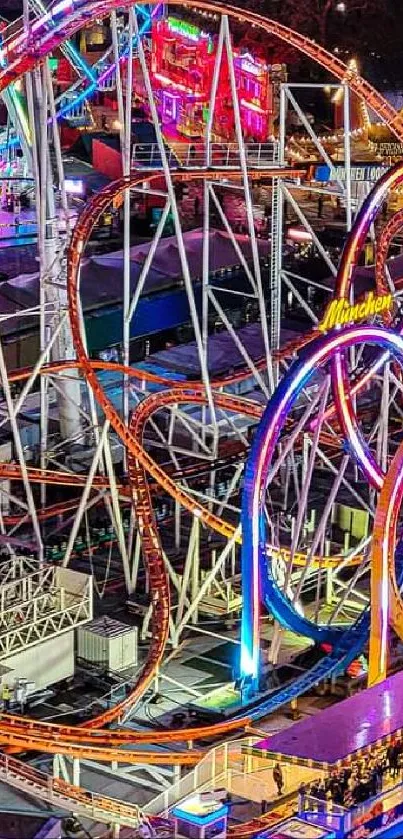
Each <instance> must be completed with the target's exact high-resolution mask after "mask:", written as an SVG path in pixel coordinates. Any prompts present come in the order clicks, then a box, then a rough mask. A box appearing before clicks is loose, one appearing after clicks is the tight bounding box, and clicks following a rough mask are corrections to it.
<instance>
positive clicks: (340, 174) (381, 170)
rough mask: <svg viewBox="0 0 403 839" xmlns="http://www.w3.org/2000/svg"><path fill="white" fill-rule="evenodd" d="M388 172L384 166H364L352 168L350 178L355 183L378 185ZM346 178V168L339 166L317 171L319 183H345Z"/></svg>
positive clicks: (322, 167)
mask: <svg viewBox="0 0 403 839" xmlns="http://www.w3.org/2000/svg"><path fill="white" fill-rule="evenodd" d="M386 171H387V167H386V166H383V165H382V164H380V165H379V166H378V165H371V164H370V165H368V164H363V165H362V166H351V168H350V175H349V177H350V180H351V181H352V182H353V181H354V183H376V182H377V181H379V179H380V178H381V177H382V175H384V174H385V172H386ZM346 178H347V172H346V167H345V166H339V165H338V164H336V165H335V166H332V167H331V168H330V167H329V166H325V165H323V166H317V167H316V170H315V180H317V181H322V182H328V181H336V180H339V181H345V180H346Z"/></svg>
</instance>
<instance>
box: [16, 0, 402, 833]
mask: <svg viewBox="0 0 403 839" xmlns="http://www.w3.org/2000/svg"><path fill="white" fill-rule="evenodd" d="M125 5H127V6H129V5H130V3H128V2H126V3H125V2H123V3H122V1H121V0H120V2H118V0H108V2H104V1H103V2H100V1H99V0H98V2H88V0H87V2H80V5H79V7H78V3H76V4H75V3H74V0H72V2H71V5H70V7H69V9H68V13H67V14H64V18H63V19H61V20H58V19H57V17H56V12H55V13H54V14H53V13H52V9H50V10H49V11H48V12H47V14H48V15H50V16H51V18H52V21H53V23H54V24H55V25H54V28H53V30H52V32H47V33H46V32H45V33H44V34H43V35H41V33H40V26H38V28H37V34H36V37H35V40H31V41H28V42H27V40H26V38H25V36H24V35H23V33H21V34H20V35H19V36H17V37H15V36H13V38H12V39H10V41H9V42H8V43H6V44H5V45H4V47H3V54H2V57H3V62H4V64H5V66H3V67H2V68H1V70H0V90H4V89H6V88H7V86H8V85H9V84H10V82H12V81H15V80H16V78H18V77H19V76H21V75H22V74H24V73H26V72H28V71H30V70H32V69H33V68H34V66H35V64H36V63H37V62H38V61H41V60H43V59H44V58H45V57H46V56H47V55H49V54H50V53H51V52H52V51H54V50H55V49H56V48H57V47H58V46H59V45H60V44H61V43H62V42H63V41H64V40H65V39H66V38H68V37H71V36H72V35H73V34H74V33H75V32H76V31H78V30H79V29H80V27H81V26H82V25H83V24H88V22H89V21H90V20H92V19H94V18H102V17H105V16H107V15H108V14H109V13H110V12H111V11H112V10H113V9H116V8H122V7H124V6H125ZM172 5H183V4H182V3H181V2H180V0H173V2H172ZM186 5H189V6H190V8H196V9H200V10H205V11H208V12H213V13H219V14H225V15H228V16H229V17H230V18H232V19H235V20H236V21H238V22H241V23H242V22H245V23H246V24H248V25H255V26H257V27H259V28H260V29H262V30H263V31H265V32H266V33H267V34H270V35H275V36H277V37H278V38H280V39H281V40H284V41H286V42H287V43H288V44H290V45H292V46H294V47H295V48H296V49H298V50H300V51H302V52H303V53H304V54H305V55H308V56H309V57H311V58H312V59H313V60H314V61H316V62H317V63H319V64H321V65H322V66H323V67H325V68H326V69H327V70H329V71H330V72H331V73H333V74H334V75H335V76H336V77H337V78H338V79H341V80H343V81H347V83H348V84H349V86H350V88H351V90H352V91H353V92H354V93H356V94H357V95H359V96H361V97H363V98H364V99H365V101H366V103H367V105H368V106H369V107H371V108H372V109H373V110H374V111H375V112H376V113H377V114H378V116H379V117H380V118H381V119H383V120H385V121H386V122H387V123H388V125H389V127H390V129H391V130H392V131H393V132H394V134H395V135H396V137H397V138H398V139H403V117H402V116H401V115H399V114H397V113H396V111H395V110H394V109H393V108H392V107H391V106H390V105H389V104H388V103H387V102H386V100H385V99H384V98H383V97H382V96H381V95H380V94H378V93H377V92H376V91H375V90H374V89H373V88H372V87H371V86H370V85H369V84H368V83H367V82H366V81H364V80H363V79H362V78H361V77H359V76H358V75H357V74H354V73H351V71H349V70H348V68H347V67H346V65H344V64H343V63H342V62H341V61H339V60H338V59H337V58H335V57H334V56H333V55H331V54H330V53H328V52H327V51H326V50H324V49H323V48H321V47H319V46H318V45H317V44H315V43H314V42H313V41H310V40H309V39H308V38H305V37H303V36H301V35H299V34H298V33H296V32H293V31H292V30H290V29H288V28H287V27H284V26H281V25H280V24H278V23H274V22H273V21H268V20H266V19H264V18H262V17H261V16H260V15H257V14H255V13H252V12H246V11H244V10H242V9H237V8H235V7H232V6H225V5H222V4H218V3H217V4H216V3H210V2H204V1H203V0H200V2H197V3H196V4H193V3H192V4H185V6H186ZM56 8H57V6H56V7H55V9H56ZM178 174H179V177H181V175H180V173H178ZM203 174H204V176H206V174H207V173H206V172H204V173H203ZM273 174H275V176H277V177H278V176H279V174H280V172H279V170H275V171H274V172H273ZM281 174H282V173H281ZM292 174H293V173H292V171H291V172H290V173H289V176H291V177H292ZM294 174H295V173H294ZM189 176H190V177H195V173H194V172H192V173H191V174H190V173H189V174H188V175H187V177H189ZM184 177H185V176H183V175H182V179H183V178H184ZM209 177H212V174H211V173H210V174H209ZM213 177H214V175H213ZM225 177H228V170H225ZM251 177H253V175H252V174H251ZM258 177H260V178H261V177H262V171H261V170H259V173H258ZM143 179H144V173H143V174H142V177H141V179H140V178H137V180H136V178H132V179H131V180H130V181H127V180H126V181H125V180H123V181H121V182H120V183H119V184H117V185H116V184H115V185H113V186H112V188H110V187H108V188H107V189H106V190H105V191H104V192H103V193H101V194H100V195H98V196H96V199H95V200H94V201H92V202H91V204H90V205H89V206H87V207H86V208H85V210H84V212H83V214H82V216H81V217H80V219H79V221H78V223H77V225H76V228H75V230H74V233H73V237H72V242H71V245H70V249H69V266H68V294H69V308H70V318H71V326H72V332H73V337H74V343H75V348H76V351H77V355H78V360H79V363H80V367H81V369H82V370H83V372H84V375H85V378H86V380H87V382H88V383H89V384H90V386H91V388H92V390H93V392H94V394H95V396H96V399H97V401H98V403H99V405H100V406H101V407H102V408H103V410H104V413H105V415H106V417H107V418H108V419H109V420H110V422H111V425H112V427H113V428H114V430H115V431H116V432H117V433H118V435H119V436H120V438H121V440H122V442H123V443H124V445H126V447H127V449H128V452H129V457H130V479H131V481H132V485H131V487H132V498H133V501H134V503H135V505H136V513H137V515H138V517H139V521H140V529H141V532H142V536H143V549H144V554H145V561H146V564H147V567H148V572H149V576H150V582H151V583H152V586H153V585H155V586H156V590H154V591H152V602H153V612H154V614H153V621H154V628H155V629H156V634H157V638H155V639H154V640H153V644H152V649H151V655H150V657H149V659H148V661H147V664H146V668H145V670H144V671H143V679H142V676H140V679H139V681H138V682H137V684H136V686H135V688H134V691H133V694H132V697H133V696H136V697H137V696H138V695H139V694H140V691H141V690H144V689H145V687H146V686H147V685H148V684H149V683H150V681H151V679H152V678H153V675H154V673H155V672H156V669H157V667H158V665H159V663H160V661H161V657H162V653H163V649H164V645H165V640H166V634H167V612H168V610H167V609H165V608H164V603H163V595H165V593H166V592H167V591H168V583H167V578H166V573H165V570H164V567H163V561H162V556H161V550H160V546H159V539H158V530H157V525H156V522H155V519H154V515H153V511H152V506H151V498H150V494H149V488H148V485H147V478H146V474H145V471H147V472H148V473H149V474H151V475H153V476H155V477H156V479H158V477H160V478H162V479H163V482H164V486H168V485H169V479H167V477H166V476H165V475H163V476H161V475H159V472H158V467H157V465H156V464H155V463H154V462H153V461H152V459H151V458H150V457H149V455H148V454H147V453H146V452H145V451H144V449H142V447H141V445H140V443H139V442H138V440H137V439H136V437H135V435H134V432H135V431H138V430H139V427H140V426H141V423H143V422H144V421H145V419H144V412H143V415H139V414H137V412H135V413H134V415H133V417H132V420H131V423H130V427H129V428H126V427H125V425H124V423H123V422H122V420H121V419H120V417H119V416H118V414H117V413H116V411H115V409H114V408H113V405H112V404H111V403H110V401H109V400H108V399H107V397H106V396H105V394H104V392H103V390H102V387H101V384H100V382H99V380H98V378H97V375H96V372H95V369H94V367H93V365H92V364H91V362H90V360H89V359H88V358H87V356H86V353H85V349H84V346H83V342H82V337H81V334H80V326H79V323H80V320H79V306H78V283H79V266H80V257H81V254H82V251H83V248H84V244H85V241H86V239H87V238H88V235H89V232H90V230H91V228H92V226H93V224H94V223H95V222H96V220H97V219H98V217H99V216H100V215H101V213H102V211H103V207H106V206H107V205H108V204H109V202H110V200H111V198H112V197H114V195H116V193H117V192H119V191H120V192H122V191H123V190H124V189H125V188H127V187H128V186H130V184H133V185H134V184H135V183H137V182H139V181H140V180H143ZM188 387H189V385H188ZM179 392H180V393H181V395H182V396H183V395H184V394H183V391H181V390H180V391H179V390H178V393H179ZM190 395H191V396H192V399H193V398H194V395H195V393H194V389H193V388H192V390H191V391H190ZM175 398H179V396H177V397H175ZM140 407H142V406H140ZM171 489H172V487H171ZM176 492H177V488H176V487H175V493H176ZM183 501H186V498H185V497H183ZM185 506H186V504H185ZM199 509H200V513H198V514H199V515H200V517H201V518H202V517H203V516H206V517H207V518H206V523H207V520H208V523H209V525H210V526H212V525H214V524H217V526H219V527H220V529H221V528H222V531H221V530H220V531H219V532H222V533H223V535H226V536H227V538H231V536H232V535H233V532H232V531H231V528H230V527H229V526H228V525H226V524H225V526H223V525H222V523H221V522H219V523H218V522H216V521H215V520H214V519H215V517H214V519H213V518H212V517H211V514H210V513H207V512H205V511H204V510H203V509H202V508H200V507H199V505H197V504H195V503H194V502H193V511H197V510H199ZM157 617H158V618H160V621H158V620H157ZM161 618H162V625H161ZM365 621H366V618H365V616H363V618H362V619H361V626H362V633H361V631H360V623H358V624H356V625H355V627H354V628H353V629H352V630H351V631H352V632H354V633H355V636H354V638H355V640H356V642H357V645H362V643H363V635H364V629H365ZM164 635H165V638H164ZM348 638H349V635H348V632H347V633H345V634H344V636H343V639H344V642H345V641H346V640H348ZM340 643H342V642H340ZM353 651H355V643H350V648H349V650H348V652H347V651H346V649H345V648H344V647H343V648H339V647H335V650H334V655H335V657H336V658H337V661H336V662H335V661H334V659H333V660H332V655H330V656H328V657H327V658H326V659H324V660H323V662H321V663H320V664H321V665H323V667H322V666H321V667H320V668H318V670H316V671H315V669H314V673H313V676H312V673H311V675H309V674H307V677H308V679H307V680H306V681H305V682H304V685H300V686H299V687H298V688H297V689H296V690H294V691H290V692H289V694H288V698H290V697H291V696H292V697H294V696H296V695H298V693H299V692H301V691H302V690H306V689H307V686H309V685H310V684H311V683H312V678H314V679H315V681H314V682H313V683H315V682H316V681H319V679H320V678H323V677H324V676H325V675H326V674H328V673H331V672H333V671H334V668H337V667H339V666H343V663H344V662H346V661H347V660H348V658H349V656H350V655H351V654H352V653H353ZM354 654H356V653H354ZM141 679H142V682H141ZM132 697H128V698H127V699H126V700H125V701H124V703H120V705H119V706H117V707H116V708H114V709H111V710H110V711H106V712H105V713H104V714H101V715H100V716H99V717H98V718H97V719H96V720H92V721H91V723H90V725H91V729H92V730H91V731H88V729H87V727H86V726H81V727H76V728H74V729H72V730H73V731H74V735H72V736H74V743H73V744H69V743H68V742H66V740H65V738H64V736H63V733H62V732H63V731H65V729H63V727H57V731H56V730H54V729H52V736H51V739H50V738H49V737H46V738H45V737H44V736H43V734H42V735H41V736H39V737H36V736H35V732H36V731H37V730H38V731H39V728H38V729H37V726H43V724H37V723H36V722H35V721H33V720H23V719H21V720H19V722H18V725H19V726H21V735H20V734H19V733H17V731H16V726H14V725H13V724H12V723H11V722H10V721H9V720H8V721H7V722H6V721H5V720H4V718H3V721H2V723H1V727H0V737H1V741H2V742H3V744H4V745H11V746H14V747H17V748H20V749H35V750H40V751H46V752H50V753H56V752H63V753H64V754H70V755H76V756H80V757H84V756H87V755H88V754H91V755H92V757H95V758H96V759H98V760H99V759H104V760H108V761H110V760H119V761H122V760H123V761H124V760H127V761H130V762H132V761H136V762H143V763H145V762H150V763H151V762H156V763H164V762H167V763H168V762H170V763H175V762H178V763H180V762H184V763H192V762H194V761H195V760H197V759H198V758H199V753H197V752H189V753H188V754H185V755H184V754H178V752H167V753H163V752H156V753H153V752H151V751H149V752H146V751H141V752H140V753H136V752H134V751H132V750H130V757H129V756H128V757H127V758H125V756H124V755H125V751H126V750H125V749H123V750H119V749H116V748H110V749H108V748H105V747H101V745H100V746H99V747H97V746H83V745H80V744H79V741H78V738H79V737H80V736H81V732H85V734H86V736H88V737H89V739H90V742H91V743H94V742H95V741H97V742H98V740H97V732H96V731H95V730H94V727H95V726H96V725H98V726H102V725H104V724H105V723H106V722H109V721H111V720H114V719H116V718H117V717H119V715H120V714H121V712H122V710H124V709H125V708H127V707H128V706H130V705H131V704H132V702H133V698H132ZM286 698H287V697H286V695H285V692H284V691H282V692H280V694H278V695H277V703H278V705H279V704H282V703H283V702H284V701H286ZM261 707H262V708H265V710H264V711H263V713H267V712H268V711H267V705H262V706H261ZM260 711H261V708H259V709H258V710H256V712H255V715H257V714H258V713H260ZM250 719H251V717H250V716H248V717H244V718H240V719H239V720H235V721H231V722H228V723H224V724H223V725H222V727H221V728H220V732H221V733H222V734H224V733H226V732H228V731H230V730H234V728H236V726H237V724H238V725H239V726H242V725H247V724H248V723H249V721H250ZM41 730H42V729H41ZM190 731H192V735H191V738H192V739H197V738H200V737H207V736H216V735H217V734H218V728H217V726H211V727H206V728H200V727H197V728H195V729H193V730H190ZM190 731H189V730H188V736H189V734H190ZM30 732H31V733H30ZM110 733H111V734H112V737H113V738H115V740H114V742H115V743H116V742H118V741H117V739H116V738H119V736H121V735H122V732H117V731H114V732H110ZM130 734H132V733H131V732H130ZM184 734H185V732H183V731H182V732H181V734H180V735H179V734H178V732H172V731H170V732H166V733H165V735H166V736H167V739H168V740H169V741H170V742H178V737H180V738H182V736H183V735H184ZM106 735H107V733H106V732H102V736H103V737H105V736H106ZM83 736H85V735H83ZM138 736H139V733H137V737H138ZM152 736H153V735H150V737H152ZM185 736H186V735H185ZM154 737H158V741H159V742H161V732H158V734H156V735H154ZM135 738H136V733H134V734H133V741H135ZM133 741H132V742H133ZM99 742H100V744H101V742H102V741H101V739H100V738H99ZM126 754H127V755H129V750H127V752H126ZM101 755H103V756H104V757H101ZM9 759H10V758H9ZM17 774H18V771H17ZM38 794H39V795H40V797H46V796H45V793H44V791H43V790H42V793H38ZM83 794H84V793H83V791H82V790H80V789H75V790H74V791H72V790H71V789H69V790H68V796H67V800H68V806H69V807H70V808H71V807H73V808H75V807H76V805H77V801H79V800H80V798H81V797H82V795H83ZM109 802H110V800H109ZM119 806H120V804H118V803H116V802H115V803H114V804H112V811H111V809H110V812H111V817H110V820H111V821H112V820H115V821H117V818H116V819H115V815H116V817H118V809H119ZM108 807H109V804H108ZM112 815H113V818H112Z"/></svg>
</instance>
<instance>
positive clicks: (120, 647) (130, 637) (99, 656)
mask: <svg viewBox="0 0 403 839" xmlns="http://www.w3.org/2000/svg"><path fill="white" fill-rule="evenodd" d="M77 656H78V658H82V659H84V661H91V662H92V663H93V664H99V665H101V666H102V667H107V669H108V670H124V669H126V668H127V667H135V666H136V665H137V627H135V626H128V625H127V624H125V623H120V621H116V620H114V619H113V618H109V617H107V616H104V617H100V618H96V619H95V620H93V621H91V622H90V623H87V624H86V625H85V626H83V627H82V628H81V627H80V629H78V631H77Z"/></svg>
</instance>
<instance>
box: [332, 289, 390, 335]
mask: <svg viewBox="0 0 403 839" xmlns="http://www.w3.org/2000/svg"><path fill="white" fill-rule="evenodd" d="M392 305H393V298H392V295H391V294H382V295H379V296H375V294H374V292H373V291H370V292H369V294H367V296H366V298H365V300H363V301H362V302H361V303H354V305H352V304H351V303H349V302H348V301H347V300H346V299H345V298H343V297H342V298H340V299H339V300H332V301H331V302H330V303H329V305H328V307H327V309H326V311H325V315H324V318H323V320H322V321H321V323H320V324H319V326H318V329H319V330H320V331H321V332H328V331H329V329H334V327H335V326H343V325H344V324H347V323H357V321H360V320H365V318H368V317H371V315H379V314H381V313H382V312H388V311H390V310H391V308H392Z"/></svg>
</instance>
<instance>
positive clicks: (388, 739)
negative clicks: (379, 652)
mask: <svg viewBox="0 0 403 839" xmlns="http://www.w3.org/2000/svg"><path fill="white" fill-rule="evenodd" d="M402 695H403V672H400V673H397V674H396V675H394V676H390V677H389V678H388V679H386V680H385V681H384V682H382V683H381V684H379V685H375V686H374V687H371V688H368V689H367V690H365V691H362V692H361V693H357V694H355V695H354V696H352V697H350V698H349V699H346V700H345V701H344V702H340V703H338V704H337V705H333V706H331V707H330V708H327V709H326V710H324V711H321V713H320V714H317V715H316V716H314V717H313V718H312V717H308V718H306V719H303V720H301V721H300V722H298V723H296V724H295V725H293V726H291V727H290V728H288V729H286V730H285V731H282V732H279V733H278V734H275V735H274V736H273V737H269V738H267V739H265V740H261V741H259V742H258V743H256V744H255V746H254V747H253V751H254V753H256V752H258V751H259V750H260V751H261V753H262V754H264V755H265V756H266V757H271V758H272V759H275V760H278V761H279V762H281V763H282V765H283V766H286V765H287V764H290V763H291V764H294V765H295V766H301V765H305V766H311V767H317V769H318V771H320V770H321V771H322V772H323V773H325V775H327V774H331V773H333V772H334V771H339V770H340V771H341V770H342V769H343V768H345V767H348V766H350V765H351V764H354V763H358V762H359V761H364V762H365V763H368V762H369V761H370V760H371V758H373V757H375V756H377V757H379V756H380V755H383V753H384V751H386V749H387V747H388V745H390V744H391V743H397V742H401V740H402V737H403V705H402V701H401V697H402ZM298 809H299V812H298V818H299V819H300V820H301V821H303V822H305V824H306V825H307V827H309V830H313V828H320V829H322V830H323V831H326V830H327V833H326V832H325V833H324V836H326V839H327V837H328V834H329V832H330V835H332V836H334V837H336V838H337V839H342V837H346V839H359V837H364V836H365V837H368V839H370V837H372V836H376V835H378V834H379V833H380V832H381V828H383V827H386V826H389V825H394V824H399V822H401V830H402V833H401V835H402V836H403V782H402V777H401V773H400V772H399V773H398V775H397V777H392V775H391V774H388V773H386V774H384V775H383V779H382V785H381V789H380V791H379V793H378V794H377V795H374V796H372V797H368V798H366V797H365V798H364V800H362V801H361V799H360V801H359V803H357V802H355V803H354V804H353V805H352V806H350V807H348V806H341V805H339V804H334V803H333V802H332V801H331V800H330V801H327V800H326V801H324V800H319V799H316V798H315V797H314V796H313V795H311V794H310V792H309V789H308V790H307V791H306V792H304V794H302V795H300V796H299V808H298ZM276 827H277V832H276V831H273V832H272V833H270V832H268V833H267V834H266V835H267V839H268V837H273V839H274V836H275V837H276V839H278V837H279V836H280V837H282V833H281V830H279V829H278V827H279V826H276ZM285 835H286V836H288V834H287V833H286V834H285ZM290 835H291V836H293V835H298V836H304V833H303V832H302V833H297V834H292V833H291V834H290ZM306 835H307V836H309V837H311V836H313V835H314V834H313V833H309V832H308V833H307V834H306Z"/></svg>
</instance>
